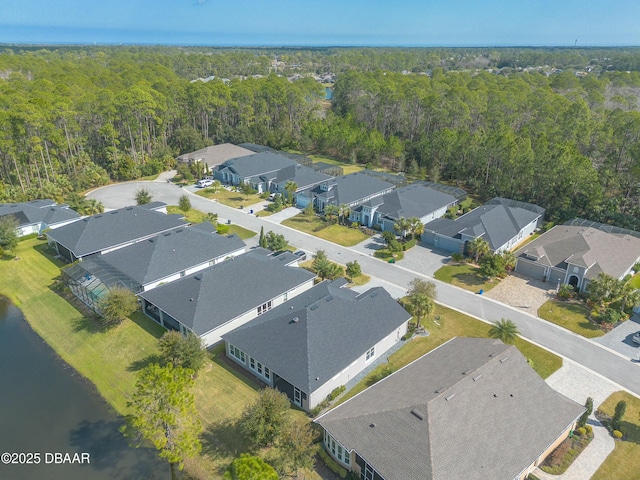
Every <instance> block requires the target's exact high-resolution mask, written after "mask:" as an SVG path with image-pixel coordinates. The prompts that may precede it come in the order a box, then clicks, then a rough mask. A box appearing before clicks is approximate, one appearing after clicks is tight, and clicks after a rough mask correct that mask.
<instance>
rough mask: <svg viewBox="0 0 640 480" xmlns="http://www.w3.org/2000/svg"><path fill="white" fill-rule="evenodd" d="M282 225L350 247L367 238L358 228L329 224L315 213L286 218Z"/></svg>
mask: <svg viewBox="0 0 640 480" xmlns="http://www.w3.org/2000/svg"><path fill="white" fill-rule="evenodd" d="M282 225H286V226H287V227H291V228H295V229H296V230H300V231H301V232H305V233H308V234H310V235H314V236H316V237H319V238H323V239H325V240H328V241H330V242H333V243H337V244H338V245H342V246H343V247H351V246H353V245H356V244H358V243H360V242H363V241H365V240H366V239H367V238H369V237H368V236H367V235H366V234H364V233H362V232H361V231H360V229H358V228H349V227H345V226H342V225H338V224H333V225H330V224H328V223H327V222H325V221H324V220H323V219H322V218H320V217H318V216H317V215H312V216H308V215H305V214H304V213H299V214H298V215H296V216H295V217H291V218H288V219H287V220H285V221H283V222H282Z"/></svg>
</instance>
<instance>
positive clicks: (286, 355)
mask: <svg viewBox="0 0 640 480" xmlns="http://www.w3.org/2000/svg"><path fill="white" fill-rule="evenodd" d="M342 285H344V280H342V281H334V282H331V283H330V282H327V281H325V282H322V283H320V284H318V285H316V286H315V287H313V288H312V289H310V290H307V291H306V292H304V293H303V294H301V295H298V296H297V297H295V298H293V299H291V300H288V301H287V302H285V303H284V304H282V305H280V306H279V307H277V308H274V309H273V310H271V311H270V312H267V313H265V314H264V315H262V316H260V317H258V318H256V319H254V320H252V321H250V322H248V323H247V324H245V325H244V326H241V327H238V328H237V329H235V330H233V331H232V332H229V333H227V334H225V335H223V337H222V338H223V340H224V341H225V343H226V352H227V356H228V357H229V358H231V359H232V360H233V361H235V362H236V363H238V364H240V365H241V366H242V367H243V368H245V369H246V370H248V371H250V372H251V373H253V374H254V375H255V376H256V377H258V378H259V379H260V380H261V381H262V382H264V383H266V384H267V385H269V386H271V387H274V388H277V389H278V390H280V391H282V392H284V393H286V394H287V396H288V397H289V399H290V400H291V402H293V403H294V404H295V405H298V406H299V407H301V408H303V409H305V410H307V411H309V410H311V409H313V408H314V407H315V406H316V405H317V404H319V403H320V402H322V401H323V400H324V399H325V398H326V397H327V395H328V394H329V393H331V392H332V391H333V390H334V389H335V388H337V387H339V386H341V385H345V384H346V383H347V382H348V381H349V380H351V379H353V378H354V377H355V376H356V375H357V374H358V373H360V372H361V371H362V370H363V369H365V368H366V367H367V366H369V365H371V364H372V363H373V362H374V361H375V360H376V359H378V358H379V357H380V356H381V355H383V354H384V353H385V352H386V351H387V350H389V349H390V348H391V347H392V346H394V345H396V344H397V343H398V342H399V341H400V339H401V338H402V336H403V335H404V334H405V333H406V332H407V323H408V321H409V319H410V318H411V315H409V314H408V313H407V312H406V310H405V309H404V308H402V307H401V306H400V304H399V303H398V302H397V301H396V300H394V299H393V298H391V296H390V295H389V293H388V292H387V291H386V290H384V289H383V288H382V287H376V288H371V289H369V290H368V291H366V292H364V293H362V294H357V293H356V292H353V291H351V290H349V289H346V288H339V287H340V286H342Z"/></svg>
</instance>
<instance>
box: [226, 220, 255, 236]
mask: <svg viewBox="0 0 640 480" xmlns="http://www.w3.org/2000/svg"><path fill="white" fill-rule="evenodd" d="M229 233H235V234H236V235H238V236H239V237H240V238H241V239H243V240H246V239H247V238H251V237H255V236H256V235H257V233H256V232H254V231H253V230H249V229H248V228H244V227H241V226H240V225H236V224H235V223H232V224H231V225H229Z"/></svg>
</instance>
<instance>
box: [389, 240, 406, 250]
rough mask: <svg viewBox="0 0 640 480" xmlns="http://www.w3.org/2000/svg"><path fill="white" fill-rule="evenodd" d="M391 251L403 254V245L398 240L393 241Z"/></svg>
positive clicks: (390, 245) (390, 243) (390, 246)
mask: <svg viewBox="0 0 640 480" xmlns="http://www.w3.org/2000/svg"><path fill="white" fill-rule="evenodd" d="M389 250H390V251H392V252H401V251H402V250H403V249H402V244H401V243H400V242H399V241H398V240H395V239H394V240H391V241H390V242H389Z"/></svg>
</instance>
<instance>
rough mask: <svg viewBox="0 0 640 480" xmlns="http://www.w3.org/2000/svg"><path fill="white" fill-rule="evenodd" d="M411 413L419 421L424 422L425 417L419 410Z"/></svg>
mask: <svg viewBox="0 0 640 480" xmlns="http://www.w3.org/2000/svg"><path fill="white" fill-rule="evenodd" d="M411 413H412V414H413V415H414V416H415V417H417V418H418V419H419V420H424V415H422V412H419V411H418V410H416V409H415V408H414V409H413V410H411Z"/></svg>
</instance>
